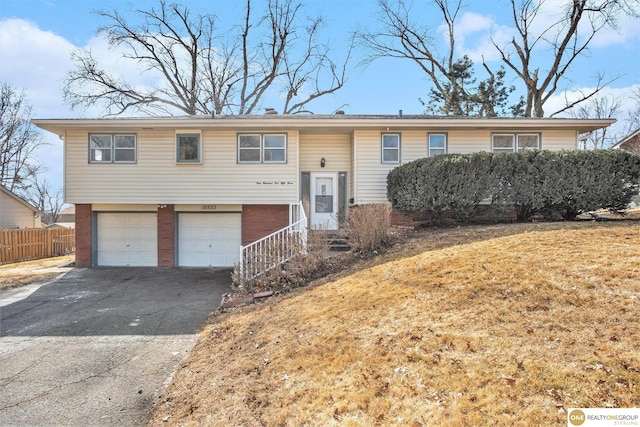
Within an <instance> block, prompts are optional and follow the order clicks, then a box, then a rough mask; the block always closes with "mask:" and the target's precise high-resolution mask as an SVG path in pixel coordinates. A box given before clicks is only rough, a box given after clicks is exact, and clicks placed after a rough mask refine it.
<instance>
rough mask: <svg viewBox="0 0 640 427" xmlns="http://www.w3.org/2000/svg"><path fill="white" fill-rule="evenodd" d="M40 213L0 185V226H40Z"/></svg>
mask: <svg viewBox="0 0 640 427" xmlns="http://www.w3.org/2000/svg"><path fill="white" fill-rule="evenodd" d="M41 216H42V213H41V212H40V211H39V210H38V209H37V208H35V207H34V206H32V205H31V204H30V203H29V202H27V201H26V200H24V199H23V198H22V197H20V196H18V195H16V194H15V193H13V192H11V191H9V190H8V189H7V188H5V187H4V186H2V185H0V228H41V227H42V223H41V222H40V218H41Z"/></svg>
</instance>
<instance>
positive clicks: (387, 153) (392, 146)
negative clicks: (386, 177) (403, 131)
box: [381, 133, 400, 163]
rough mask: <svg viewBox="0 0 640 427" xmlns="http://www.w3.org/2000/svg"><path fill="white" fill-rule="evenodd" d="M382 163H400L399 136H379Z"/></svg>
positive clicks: (393, 134)
mask: <svg viewBox="0 0 640 427" xmlns="http://www.w3.org/2000/svg"><path fill="white" fill-rule="evenodd" d="M381 146H382V147H381V149H382V153H381V158H382V163H400V134H399V133H383V134H382V136H381Z"/></svg>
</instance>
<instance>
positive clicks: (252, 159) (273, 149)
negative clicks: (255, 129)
mask: <svg viewBox="0 0 640 427" xmlns="http://www.w3.org/2000/svg"><path fill="white" fill-rule="evenodd" d="M286 162H287V135H286V134H283V133H270V134H260V133H254V134H238V163H286Z"/></svg>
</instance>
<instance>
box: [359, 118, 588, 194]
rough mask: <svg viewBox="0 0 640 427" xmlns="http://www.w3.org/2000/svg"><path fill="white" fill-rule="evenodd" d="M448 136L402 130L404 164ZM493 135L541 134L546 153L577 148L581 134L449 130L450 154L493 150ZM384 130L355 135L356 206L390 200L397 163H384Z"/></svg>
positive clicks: (556, 131)
mask: <svg viewBox="0 0 640 427" xmlns="http://www.w3.org/2000/svg"><path fill="white" fill-rule="evenodd" d="M429 133H445V132H442V130H436V129H434V130H426V131H425V130H409V131H405V130H403V131H402V157H401V161H402V163H403V164H404V163H408V162H411V161H413V160H416V159H419V158H422V157H427V156H428V155H429V147H428V144H429V142H428V134H429ZM493 133H511V134H518V133H521V134H527V135H529V134H537V135H540V141H541V148H542V149H545V150H561V149H575V148H576V144H577V142H576V141H577V134H576V132H575V130H551V131H542V132H540V133H535V132H526V131H524V132H519V131H518V130H515V131H513V132H511V131H509V132H491V131H490V130H447V131H446V134H447V145H448V147H447V151H448V153H472V152H475V151H491V136H492V134H493ZM380 134H381V132H380V131H374V130H371V131H369V130H367V131H355V132H354V134H353V141H354V142H353V150H354V152H355V153H356V154H355V158H354V173H353V175H354V176H353V180H354V181H355V185H356V186H355V189H354V192H353V193H352V194H353V195H354V198H355V200H354V201H355V203H356V204H363V203H377V202H385V201H386V200H387V174H388V173H389V171H391V170H392V169H393V168H395V167H397V166H398V165H397V164H381V163H380Z"/></svg>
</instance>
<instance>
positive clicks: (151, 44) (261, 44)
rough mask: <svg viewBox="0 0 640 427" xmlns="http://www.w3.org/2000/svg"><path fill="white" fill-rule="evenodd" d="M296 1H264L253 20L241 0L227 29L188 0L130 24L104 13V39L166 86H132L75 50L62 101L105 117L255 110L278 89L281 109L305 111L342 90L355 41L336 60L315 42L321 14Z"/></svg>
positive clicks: (147, 13) (139, 13) (252, 13)
mask: <svg viewBox="0 0 640 427" xmlns="http://www.w3.org/2000/svg"><path fill="white" fill-rule="evenodd" d="M301 7H302V6H301V3H296V2H295V1H294V0H269V1H268V2H267V5H266V10H265V11H264V13H262V14H259V15H258V16H257V17H256V12H255V11H254V9H253V7H252V3H251V0H246V7H245V14H244V18H243V21H242V23H240V24H239V25H235V26H233V27H231V28H224V29H219V28H218V22H217V19H216V17H215V16H213V15H198V16H192V14H191V13H190V11H189V9H188V8H187V7H186V6H181V5H178V4H167V3H166V2H164V1H160V3H159V6H158V7H152V8H151V9H150V10H137V11H136V12H135V17H134V18H131V21H130V20H129V19H130V17H129V16H128V15H127V16H126V17H125V16H124V15H123V14H121V13H120V12H118V11H100V12H98V13H99V15H100V16H101V17H102V18H104V19H105V20H107V21H108V24H107V25H105V26H103V27H101V28H99V29H98V31H99V33H101V34H103V35H105V36H106V38H107V41H108V43H109V45H110V46H111V47H113V48H117V49H121V50H122V51H123V52H124V53H123V58H124V59H126V60H127V61H132V62H134V63H136V64H138V66H139V67H141V69H142V73H143V74H153V73H156V75H159V76H160V77H161V80H162V83H160V84H157V85H154V86H153V87H139V86H134V85H132V84H130V83H128V82H127V81H126V80H124V79H122V78H118V77H116V76H115V75H113V74H112V73H110V72H109V71H107V70H106V69H104V68H102V67H101V66H100V64H98V63H97V61H96V59H95V58H94V57H93V55H92V53H91V52H90V51H83V52H76V53H75V54H74V55H73V60H74V62H75V68H74V70H73V71H71V72H70V73H69V74H68V76H67V78H66V81H65V86H64V94H65V100H66V101H67V102H68V103H69V104H70V105H71V106H73V107H88V106H92V105H104V107H105V114H106V115H117V114H122V113H125V112H142V113H147V114H157V113H163V114H166V113H169V114H172V113H174V112H179V113H184V114H188V115H195V114H209V113H211V112H212V111H213V112H215V113H218V114H220V113H226V114H251V113H253V112H255V111H257V109H258V108H260V106H261V103H262V102H263V101H264V99H265V98H266V97H267V96H269V95H271V94H274V93H277V94H278V95H284V97H283V99H285V102H284V105H283V108H282V112H283V113H286V114H291V113H296V112H301V111H302V110H303V109H304V108H305V107H306V105H307V104H308V103H309V102H311V101H312V100H314V99H316V98H318V97H320V96H324V95H327V94H330V93H334V92H336V91H337V90H339V89H340V88H342V86H343V85H344V83H345V82H346V76H347V67H348V64H349V61H350V57H351V47H352V46H353V42H352V41H351V42H350V45H349V46H348V49H347V54H346V57H345V58H343V59H342V60H341V61H340V62H336V61H335V60H334V59H333V58H331V57H330V55H329V53H330V49H329V45H328V43H327V42H321V41H320V40H319V39H320V29H321V26H322V20H321V19H320V18H313V19H311V18H308V20H307V21H305V18H304V17H303V15H302V12H301ZM136 18H138V21H136ZM327 75H328V78H327V77H326V76H327Z"/></svg>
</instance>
